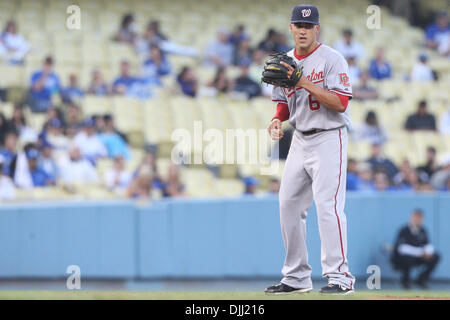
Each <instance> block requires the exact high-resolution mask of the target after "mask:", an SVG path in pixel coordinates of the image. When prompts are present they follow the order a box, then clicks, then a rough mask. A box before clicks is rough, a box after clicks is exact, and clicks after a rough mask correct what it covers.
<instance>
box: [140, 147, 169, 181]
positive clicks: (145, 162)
mask: <svg viewBox="0 0 450 320" xmlns="http://www.w3.org/2000/svg"><path fill="white" fill-rule="evenodd" d="M147 168H150V170H151V172H152V177H153V188H155V189H159V190H162V189H163V187H164V179H163V178H162V177H161V175H160V174H159V171H158V166H157V165H156V156H155V154H154V151H149V150H147V151H146V152H145V154H144V157H143V158H142V160H141V162H140V164H139V166H138V167H137V169H136V170H135V171H134V172H133V178H136V177H137V176H138V175H139V172H140V171H141V170H146V169H147Z"/></svg>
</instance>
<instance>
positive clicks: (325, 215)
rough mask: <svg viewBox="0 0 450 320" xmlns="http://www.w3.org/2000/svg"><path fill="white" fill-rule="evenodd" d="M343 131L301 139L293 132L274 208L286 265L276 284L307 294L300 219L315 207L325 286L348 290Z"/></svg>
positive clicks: (351, 279) (303, 232) (350, 282)
mask: <svg viewBox="0 0 450 320" xmlns="http://www.w3.org/2000/svg"><path fill="white" fill-rule="evenodd" d="M347 139H348V138H347V129H346V128H345V127H341V128H338V129H332V130H328V131H322V132H319V133H316V134H313V135H309V136H305V135H303V134H302V133H301V132H300V131H298V130H295V131H294V134H293V136H292V142H291V146H290V149H289V154H288V157H287V160H286V164H285V167H284V170H283V176H282V180H281V186H280V192H279V202H280V223H281V231H282V235H283V242H284V247H285V249H286V259H285V262H284V266H283V269H282V274H283V279H282V280H281V282H282V283H284V284H287V285H289V286H291V287H294V288H312V282H311V266H310V265H309V264H308V252H307V248H306V215H307V211H308V210H309V208H310V207H311V205H312V201H313V199H314V202H315V204H316V211H317V218H318V225H319V234H320V240H321V263H322V276H323V277H326V278H328V283H329V284H339V285H342V286H344V287H346V288H353V286H354V283H355V278H354V277H353V276H352V275H351V273H350V272H349V270H348V263H347V221H346V217H345V214H344V205H345V188H346V173H347Z"/></svg>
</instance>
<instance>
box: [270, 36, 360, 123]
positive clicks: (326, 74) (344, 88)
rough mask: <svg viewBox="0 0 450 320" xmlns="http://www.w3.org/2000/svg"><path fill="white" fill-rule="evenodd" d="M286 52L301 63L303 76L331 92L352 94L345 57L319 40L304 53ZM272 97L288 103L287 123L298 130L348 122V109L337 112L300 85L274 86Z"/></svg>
mask: <svg viewBox="0 0 450 320" xmlns="http://www.w3.org/2000/svg"><path fill="white" fill-rule="evenodd" d="M287 54H288V55H289V56H291V57H293V58H294V61H295V62H296V63H297V64H298V66H299V67H303V74H304V76H305V77H306V78H307V79H308V80H310V81H311V82H313V83H314V84H316V85H318V86H320V87H321V88H323V89H326V90H329V91H331V92H335V93H339V94H340V95H344V96H348V97H350V98H351V97H352V87H351V85H350V79H349V77H348V65H347V61H345V59H344V57H343V56H342V55H341V54H340V53H339V52H337V51H336V50H334V49H332V48H330V47H329V46H326V45H324V44H319V45H318V46H317V48H316V49H315V50H314V51H312V52H311V53H310V54H308V55H306V56H298V55H297V54H296V53H295V49H292V50H291V51H289V52H288V53H287ZM272 100H273V101H275V102H281V103H286V104H287V105H288V107H289V113H290V117H289V123H290V124H291V125H292V126H293V127H294V128H296V129H297V130H300V131H309V130H312V129H327V130H328V129H334V128H338V127H342V126H344V125H349V124H350V116H349V114H348V110H346V111H345V112H342V113H339V112H334V111H332V110H330V109H328V108H325V107H324V106H321V105H320V103H319V102H318V101H317V100H315V99H314V97H313V96H311V95H310V93H309V92H308V91H306V90H305V89H303V88H301V87H295V88H289V89H287V88H281V87H274V89H273V94H272Z"/></svg>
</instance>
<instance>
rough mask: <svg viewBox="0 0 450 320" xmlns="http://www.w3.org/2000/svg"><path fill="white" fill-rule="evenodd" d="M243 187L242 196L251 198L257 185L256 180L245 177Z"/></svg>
mask: <svg viewBox="0 0 450 320" xmlns="http://www.w3.org/2000/svg"><path fill="white" fill-rule="evenodd" d="M243 182H244V185H245V190H244V195H247V196H251V195H255V194H256V191H257V187H258V185H259V181H258V179H256V178H254V177H246V178H244V180H243Z"/></svg>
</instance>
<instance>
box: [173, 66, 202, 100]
mask: <svg viewBox="0 0 450 320" xmlns="http://www.w3.org/2000/svg"><path fill="white" fill-rule="evenodd" d="M177 82H178V85H179V86H180V88H181V91H182V93H183V94H185V95H187V96H190V97H195V96H196V95H197V88H198V80H197V76H196V75H195V73H194V71H193V70H192V69H191V68H189V67H183V69H181V72H180V73H179V74H178V76H177Z"/></svg>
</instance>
